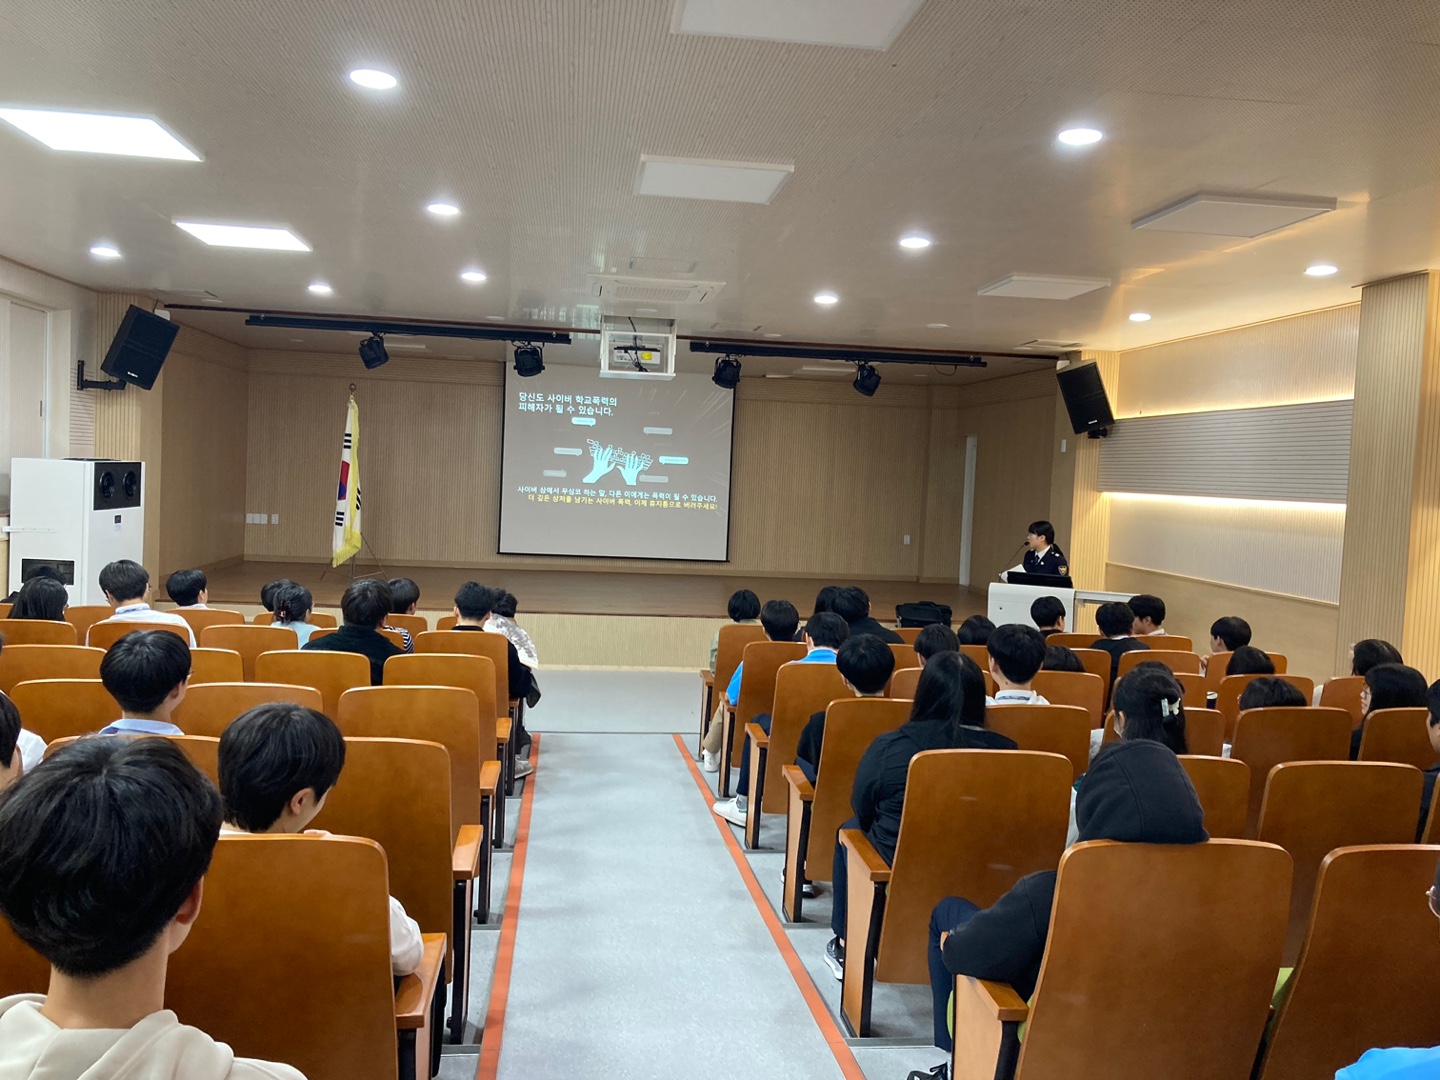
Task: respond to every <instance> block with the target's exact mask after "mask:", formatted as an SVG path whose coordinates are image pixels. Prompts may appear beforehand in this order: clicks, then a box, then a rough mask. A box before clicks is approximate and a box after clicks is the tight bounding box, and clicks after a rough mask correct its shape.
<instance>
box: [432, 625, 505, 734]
mask: <svg viewBox="0 0 1440 1080" xmlns="http://www.w3.org/2000/svg"><path fill="white" fill-rule="evenodd" d="M509 644H510V639H509V638H507V637H505V635H504V634H490V633H486V632H485V631H482V630H429V631H426V632H425V633H423V634H417V635H416V637H415V651H416V652H417V653H469V654H470V655H471V656H487V657H489V658H490V662H491V663H492V664H494V665H495V705H496V707H497V708H504V710H505V713H506V715H509V712H510V650H509V648H508V646H509Z"/></svg>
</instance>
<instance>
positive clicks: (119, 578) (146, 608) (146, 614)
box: [96, 559, 195, 649]
mask: <svg viewBox="0 0 1440 1080" xmlns="http://www.w3.org/2000/svg"><path fill="white" fill-rule="evenodd" d="M100 588H101V589H102V590H104V592H105V599H106V600H107V601H108V602H109V604H110V606H111V607H113V608H114V609H115V614H114V615H111V616H110V617H109V618H108V619H101V620H100V622H101V623H116V622H133V623H165V624H166V625H167V626H174V627H176V628H178V629H183V630H184V633H183V634H181V637H183V638H184V639H185V640H186V641H187V642H189V643H190V647H191V648H192V649H193V648H194V647H195V634H194V633H193V632H192V631H191V629H190V624H189V623H187V622H186V621H185V620H184V619H182V618H181V617H180V616H179V615H175V614H173V613H172V612H169V611H156V610H155V609H154V608H152V607H151V606H150V574H149V572H148V571H146V569H145V568H144V567H143V566H141V565H140V564H139V563H137V562H134V561H132V560H130V559H118V560H116V561H115V562H112V563H106V564H105V567H104V569H102V570H101V571H100ZM96 625H97V626H98V625H99V623H97V624H96Z"/></svg>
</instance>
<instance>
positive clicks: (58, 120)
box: [0, 108, 201, 161]
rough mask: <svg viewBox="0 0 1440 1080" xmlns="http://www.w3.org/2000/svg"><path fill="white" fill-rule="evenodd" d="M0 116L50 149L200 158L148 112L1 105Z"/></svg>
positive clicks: (174, 159) (191, 159)
mask: <svg viewBox="0 0 1440 1080" xmlns="http://www.w3.org/2000/svg"><path fill="white" fill-rule="evenodd" d="M0 120H4V121H6V122H7V123H9V124H12V125H13V126H15V127H17V128H19V129H20V130H21V131H23V132H25V134H26V135H29V136H30V137H31V138H34V139H38V140H39V141H40V142H42V143H44V144H45V145H46V146H48V147H50V149H51V150H70V151H74V152H77V153H82V154H119V155H121V156H123V157H146V158H166V159H168V160H170V161H199V160H201V159H200V155H199V154H197V153H195V151H194V150H191V149H190V148H189V147H188V146H186V145H185V144H184V143H182V142H181V141H180V140H179V139H177V138H176V137H175V136H174V135H172V134H170V132H168V131H166V130H165V128H163V127H162V126H161V125H160V124H159V123H157V122H156V121H154V120H152V119H151V118H150V117H148V116H109V115H106V114H104V113H83V112H61V111H58V110H51V109H9V108H4V109H0Z"/></svg>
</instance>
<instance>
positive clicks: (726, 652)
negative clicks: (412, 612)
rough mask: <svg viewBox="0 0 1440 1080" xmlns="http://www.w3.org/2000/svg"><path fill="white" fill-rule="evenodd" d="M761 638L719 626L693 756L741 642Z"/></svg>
mask: <svg viewBox="0 0 1440 1080" xmlns="http://www.w3.org/2000/svg"><path fill="white" fill-rule="evenodd" d="M446 619H448V620H449V623H450V626H454V625H455V618H454V616H453V615H452V616H446V618H445V619H441V620H440V626H439V629H441V630H447V629H449V627H447V626H446V625H445V622H446ZM764 640H765V628H764V627H763V626H760V625H758V624H749V623H728V624H726V625H725V626H722V627H721V628H720V637H719V645H718V646H717V647H716V649H715V670H714V671H713V672H712V671H709V670H707V669H705V668H701V669H700V738H699V739H698V740H697V741H696V743H695V756H696V757H697V758H698V757H699V756H700V751H701V745H702V744H703V743H704V741H705V729H706V727H707V726H708V725H709V723H710V718H711V717H712V716H714V715H715V706H716V705H717V704H718V703H719V696H720V695H721V694H723V693H725V688H726V687H727V686H729V685H730V680H731V679H732V678H734V676H735V669H736V668H737V667H739V666H740V659H741V657H742V656H744V654H745V646H746V645H749V644H750V643H751V642H752V641H764ZM717 688H718V689H717Z"/></svg>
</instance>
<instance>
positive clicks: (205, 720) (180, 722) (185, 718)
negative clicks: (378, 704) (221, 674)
mask: <svg viewBox="0 0 1440 1080" xmlns="http://www.w3.org/2000/svg"><path fill="white" fill-rule="evenodd" d="M272 701H289V702H293V703H294V704H296V705H303V706H304V707H305V708H307V709H314V710H316V711H317V712H323V711H324V709H325V701H324V699H323V698H322V697H321V696H320V691H319V690H316V689H315V688H313V687H310V686H301V685H299V684H297V683H264V682H217V683H201V684H199V685H198V686H191V687H189V688H188V689H186V691H185V696H184V697H183V698H181V699H180V704H179V705H177V706H176V707H175V712H174V714H173V715H172V716H171V720H172V721H173V722H174V724H175V726H176V727H178V728H179V729H180V730H181V731H183V732H185V734H187V735H208V736H210V737H211V738H215V739H218V738H219V737H220V736H221V735H223V734H224V733H225V729H226V728H227V727H229V726H230V722H231V721H232V720H234V719H235V718H236V717H237V716H239V715H240V714H241V713H244V712H248V711H249V710H251V709H253V708H255V706H257V705H266V704H269V703H270V702H272Z"/></svg>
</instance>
